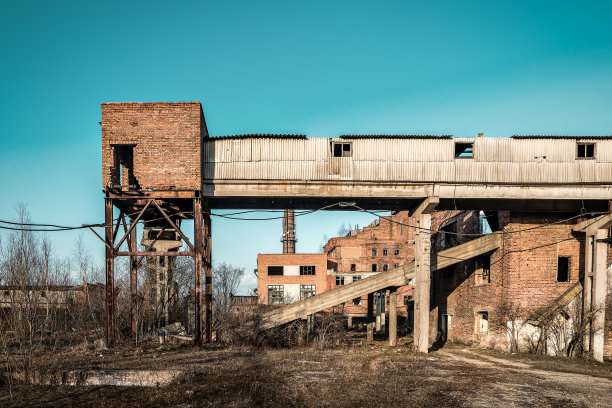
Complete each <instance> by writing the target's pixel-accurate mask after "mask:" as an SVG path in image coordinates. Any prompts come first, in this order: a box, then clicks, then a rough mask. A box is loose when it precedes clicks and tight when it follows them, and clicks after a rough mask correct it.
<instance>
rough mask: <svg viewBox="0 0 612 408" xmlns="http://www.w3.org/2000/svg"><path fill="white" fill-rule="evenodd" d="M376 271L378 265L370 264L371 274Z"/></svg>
mask: <svg viewBox="0 0 612 408" xmlns="http://www.w3.org/2000/svg"><path fill="white" fill-rule="evenodd" d="M377 269H378V265H376V264H372V272H376V270H377Z"/></svg>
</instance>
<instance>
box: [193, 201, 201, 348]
mask: <svg viewBox="0 0 612 408" xmlns="http://www.w3.org/2000/svg"><path fill="white" fill-rule="evenodd" d="M202 224H203V220H202V199H201V198H199V197H197V198H194V199H193V240H194V246H193V252H194V261H195V262H194V263H195V288H194V289H195V293H194V295H195V296H194V297H195V299H194V312H195V320H194V321H195V333H194V337H193V341H194V344H195V345H197V346H199V345H201V344H202V263H203V259H204V245H203V242H202V237H203V231H202V228H203V225H202Z"/></svg>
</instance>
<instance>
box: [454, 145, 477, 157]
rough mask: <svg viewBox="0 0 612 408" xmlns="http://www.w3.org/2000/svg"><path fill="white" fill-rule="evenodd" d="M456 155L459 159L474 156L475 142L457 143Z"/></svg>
mask: <svg viewBox="0 0 612 408" xmlns="http://www.w3.org/2000/svg"><path fill="white" fill-rule="evenodd" d="M455 157H456V158H459V159H472V158H474V143H455Z"/></svg>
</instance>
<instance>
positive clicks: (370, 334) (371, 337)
mask: <svg viewBox="0 0 612 408" xmlns="http://www.w3.org/2000/svg"><path fill="white" fill-rule="evenodd" d="M367 327H368V337H367V339H368V341H374V322H369V323H368V326H367Z"/></svg>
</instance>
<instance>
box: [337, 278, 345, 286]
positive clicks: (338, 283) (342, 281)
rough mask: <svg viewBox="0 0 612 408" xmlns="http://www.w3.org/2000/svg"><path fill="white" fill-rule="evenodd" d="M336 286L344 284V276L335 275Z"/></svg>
mask: <svg viewBox="0 0 612 408" xmlns="http://www.w3.org/2000/svg"><path fill="white" fill-rule="evenodd" d="M336 286H344V276H336Z"/></svg>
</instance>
